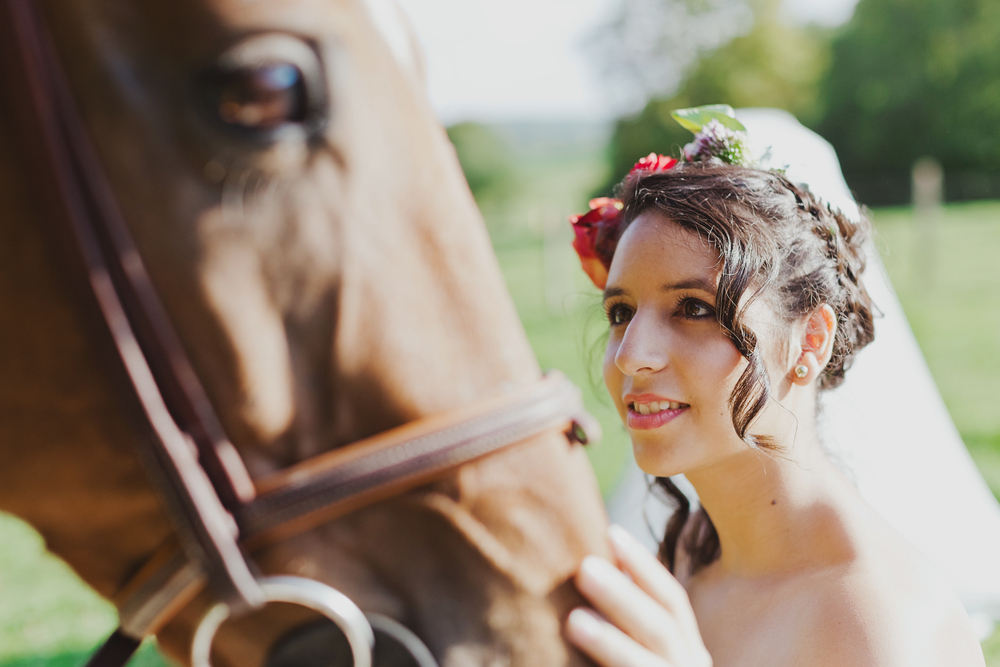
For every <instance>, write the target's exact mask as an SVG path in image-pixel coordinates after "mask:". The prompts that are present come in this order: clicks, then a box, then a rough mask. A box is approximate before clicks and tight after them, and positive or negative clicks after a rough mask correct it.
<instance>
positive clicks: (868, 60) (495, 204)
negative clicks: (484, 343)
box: [0, 0, 1000, 667]
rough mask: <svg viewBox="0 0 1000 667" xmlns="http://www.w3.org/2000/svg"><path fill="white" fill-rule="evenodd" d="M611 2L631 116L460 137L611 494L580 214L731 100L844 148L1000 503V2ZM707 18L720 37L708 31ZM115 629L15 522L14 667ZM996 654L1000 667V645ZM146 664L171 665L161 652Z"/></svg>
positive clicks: (71, 659)
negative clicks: (579, 407)
mask: <svg viewBox="0 0 1000 667" xmlns="http://www.w3.org/2000/svg"><path fill="white" fill-rule="evenodd" d="M404 4H406V3H404ZM542 4H545V3H542ZM589 4H593V3H589ZM841 4H843V3H841ZM566 6H567V7H570V6H569V5H566ZM609 6H610V7H613V8H617V9H614V11H612V12H610V13H609V14H608V15H607V17H605V19H604V23H602V24H601V25H600V26H597V28H596V29H595V31H594V32H591V33H588V35H590V36H589V37H585V39H583V42H582V46H583V47H586V50H588V51H590V50H593V51H595V52H596V56H597V58H598V60H599V61H600V62H603V63H604V65H606V67H605V69H606V70H607V72H606V74H605V75H606V76H609V77H611V80H612V82H609V83H608V86H607V90H608V91H612V90H615V91H620V95H621V97H622V99H631V100H633V102H632V107H631V108H625V107H627V105H625V106H623V107H622V108H621V109H620V110H618V111H614V110H613V109H612V110H609V111H608V112H607V114H606V115H607V118H608V119H605V120H601V119H597V120H595V119H593V118H589V119H588V118H579V117H577V118H571V119H563V120H552V119H551V118H550V119H547V120H544V121H539V120H538V119H531V118H525V119H516V120H505V121H503V122H483V121H482V119H480V120H479V121H475V122H455V123H453V124H452V127H451V128H450V130H449V133H450V136H451V138H452V140H453V141H454V143H455V145H456V148H457V150H458V154H459V156H460V158H461V159H462V162H463V166H464V168H465V170H466V174H467V176H468V178H469V181H470V184H471V186H472V188H473V191H474V193H475V195H476V198H477V201H478V202H479V204H480V207H481V209H482V211H483V213H484V216H485V218H486V222H487V225H488V229H489V232H490V235H491V238H492V239H493V242H494V247H495V249H496V252H497V255H498V257H499V260H500V264H501V267H502V269H503V271H504V274H505V277H506V279H507V284H508V286H509V288H510V291H511V293H512V295H513V297H514V300H515V302H516V304H517V308H518V311H519V313H520V316H521V319H522V322H523V323H524V327H525V330H526V331H527V334H528V336H529V338H530V340H531V342H532V345H533V346H534V349H535V352H536V354H537V355H538V358H539V359H540V361H541V364H542V366H543V367H546V368H559V369H561V370H563V371H564V372H565V373H566V374H567V375H569V376H570V377H571V378H572V379H573V380H575V381H576V382H577V384H578V385H580V386H581V387H583V388H584V391H585V393H586V402H587V406H588V408H589V409H590V410H591V411H592V412H593V413H594V414H595V415H596V416H597V417H598V418H599V419H600V420H601V422H602V423H603V426H604V432H605V437H604V440H603V441H602V442H601V443H600V444H598V445H595V446H592V447H591V449H590V456H591V460H592V462H593V463H594V467H595V470H596V471H597V473H598V476H599V478H600V481H601V485H602V489H603V490H604V491H605V492H607V491H609V490H610V489H612V488H613V486H614V484H615V482H616V480H617V476H618V474H619V473H620V471H621V470H622V466H623V464H624V462H625V460H626V457H627V456H628V448H627V443H626V440H625V436H624V432H623V430H622V428H621V427H620V425H619V424H618V421H617V418H616V417H615V415H614V414H613V412H612V410H611V408H610V405H609V402H608V400H607V399H606V398H605V397H604V393H603V389H602V388H601V385H600V375H599V358H600V354H601V352H602V336H603V334H604V332H605V330H606V326H605V325H604V323H603V321H602V316H601V313H600V308H599V305H598V303H599V297H598V294H597V292H596V290H595V289H594V288H593V287H592V286H591V285H590V284H589V282H588V281H587V279H586V277H585V276H584V275H583V273H582V272H581V271H580V270H579V269H578V266H577V260H576V257H575V255H574V254H573V252H572V250H571V248H570V241H571V232H570V229H569V226H568V224H567V222H566V217H567V215H569V214H570V213H573V212H579V211H582V210H584V209H585V208H586V202H587V200H588V199H589V198H590V197H591V196H593V195H596V194H605V193H607V192H608V188H609V187H610V184H611V183H613V182H614V180H616V179H617V178H618V177H620V176H621V175H622V173H623V172H624V171H625V170H626V169H627V167H628V166H629V165H631V164H632V162H634V161H635V159H636V158H638V157H639V156H641V155H643V154H645V153H648V152H649V151H651V150H658V151H660V152H671V151H674V150H675V149H676V147H677V146H678V145H679V144H680V143H683V141H685V140H686V137H685V136H684V134H683V133H678V132H677V130H676V128H674V127H673V125H672V124H671V123H670V122H669V119H668V118H667V115H666V113H665V111H666V110H669V109H671V108H676V107H679V106H685V105H690V104H702V103H714V102H730V103H733V104H734V105H736V106H778V107H782V108H786V109H790V110H791V111H793V112H795V113H796V114H797V115H798V116H799V117H800V118H801V119H802V120H803V122H805V123H807V124H808V125H810V126H811V127H814V128H816V129H817V130H819V131H820V132H822V133H823V134H824V136H827V137H828V138H829V139H830V140H831V141H832V142H833V144H834V145H835V147H836V148H837V149H838V152H839V154H840V157H841V160H842V162H843V164H844V171H845V174H846V175H847V178H848V181H849V184H850V185H851V187H852V188H853V189H854V191H855V192H856V193H857V194H858V195H859V199H861V200H862V201H863V202H865V203H868V204H870V205H872V206H873V208H872V211H871V212H872V217H873V219H874V222H875V227H876V230H877V242H878V246H879V248H880V250H881V253H882V257H883V260H884V262H885V264H886V267H887V269H888V272H889V275H890V277H891V279H892V281H893V284H894V286H895V288H896V291H897V293H898V295H899V298H900V300H901V301H902V303H903V306H904V309H905V311H906V314H907V317H908V318H909V320H910V324H911V326H912V327H913V330H914V332H915V334H916V336H917V339H918V341H919V343H920V345H921V347H922V349H923V352H924V354H925V356H926V359H927V362H928V364H929V366H930V368H931V371H932V373H933V375H934V378H935V380H936V382H937V384H938V387H939V389H940V391H941V394H942V396H943V398H944V401H945V403H946V405H947V407H948V409H949V411H950V413H951V415H952V418H953V419H954V421H955V424H956V426H957V427H958V430H959V432H960V433H961V435H962V438H963V440H964V442H965V444H966V445H967V446H968V448H969V451H970V453H971V454H972V456H973V458H974V459H975V461H976V463H977V465H978V466H979V469H980V471H981V472H982V474H983V476H984V478H985V479H986V481H987V483H988V484H989V485H990V488H991V489H992V490H993V493H994V495H997V496H998V497H1000V409H997V403H998V401H1000V345H997V342H996V341H997V332H998V331H1000V271H998V270H997V268H996V267H997V266H998V263H997V261H996V258H997V257H1000V187H998V184H1000V124H997V123H996V117H997V113H998V109H1000V46H998V45H1000V3H996V2H995V1H987V0H963V1H961V2H949V3H941V2H939V1H938V0H933V1H932V0H861V2H860V3H859V4H858V7H857V10H856V12H855V14H854V18H853V19H851V21H849V22H848V23H846V24H844V25H835V26H825V25H815V24H808V23H803V22H802V21H801V20H795V19H794V18H790V15H788V14H787V13H782V12H781V11H779V10H780V9H781V8H782V7H783V5H782V4H781V3H779V2H777V1H771V0H712V1H707V0H705V1H700V0H622V1H621V2H619V3H609ZM651 8H652V9H651ZM665 8H666V9H670V8H673V9H674V10H676V11H677V12H679V13H675V14H674V15H673V16H674V17H675V18H677V17H680V18H679V19H677V20H680V21H681V22H683V21H684V20H687V21H688V24H687V25H688V26H689V27H691V29H692V30H696V29H698V26H701V29H705V27H704V26H705V25H709V27H712V29H713V30H714V32H713V33H712V35H711V37H712V39H708V38H706V40H707V41H705V42H704V43H703V44H701V46H700V47H697V45H696V46H691V44H690V43H686V45H683V46H685V48H687V49H688V53H687V54H686V55H685V54H683V53H680V52H676V50H677V45H676V44H674V45H673V46H672V45H671V43H670V40H671V35H674V34H677V33H678V30H679V29H676V30H674V32H670V31H666V30H664V31H661V32H660V33H656V31H655V30H654V31H652V33H655V34H653V35H652V37H650V36H649V35H647V36H646V39H647V40H651V41H650V44H647V45H646V46H648V47H649V48H650V49H652V48H654V47H656V43H655V42H656V39H660V40H661V42H660V44H659V45H660V47H662V50H663V53H666V54H667V55H666V56H664V57H662V58H659V59H658V60H656V62H655V63H654V62H653V61H654V59H653V58H651V57H650V56H649V55H648V54H649V53H650V51H649V50H648V49H647V51H645V52H644V53H646V55H645V56H643V55H642V54H643V52H642V49H640V48H639V46H642V45H638V44H636V43H635V42H634V41H633V42H629V41H628V40H627V39H626V37H627V36H628V35H630V34H633V33H629V32H628V31H629V30H634V28H635V26H636V25H639V24H641V23H642V21H643V18H644V16H645V17H646V19H647V21H648V20H650V19H649V16H651V15H650V14H649V13H648V12H651V11H653V12H654V13H655V11H661V12H662V11H664V10H665ZM709 10H711V11H714V12H716V19H715V23H712V22H711V21H708V22H707V23H706V22H705V21H702V22H701V23H698V22H697V20H696V19H698V18H699V16H701V15H699V12H702V13H703V14H704V12H706V11H709ZM566 11H572V9H571V8H568V9H567V10H566ZM616 12H617V13H616ZM643 12H647V13H646V14H643ZM847 15H849V12H848V14H847ZM685 17H687V18H685ZM734 17H735V18H734ZM701 18H704V16H701ZM845 18H846V16H845ZM418 27H419V22H418ZM595 34H596V35H599V36H597V37H595V36H594V35H595ZM616 35H617V37H616ZM616 39H617V40H618V41H617V42H616V41H615V40H616ZM713 39H714V41H713ZM623 40H624V41H623ZM674 41H676V40H674ZM615 44H618V45H619V46H622V45H623V44H624V45H625V46H628V47H629V48H624V49H622V48H619V49H617V51H616V50H615V49H614V47H615ZM591 46H593V49H591V48H590V47H591ZM671 48H674V51H671V50H670V49H671ZM671 53H673V55H671ZM601 54H604V55H605V56H606V57H604V59H603V60H601V57H602V56H601ZM616 54H617V55H616ZM692 54H693V55H692ZM671 58H673V60H671ZM654 64H655V67H653V65H654ZM995 64H996V65H997V66H994V65H995ZM595 67H596V65H595ZM644 67H645V68H646V69H645V70H644V69H643V68H644ZM671 67H672V68H673V69H671ZM656 68H660V69H656ZM598 69H600V68H598ZM630 72H631V73H630ZM630 77H631V78H630ZM671 77H673V78H671ZM604 80H605V81H609V79H604ZM622 85H626V86H631V88H630V89H629V90H625V89H622V88H621V87H620V86H622ZM609 94H610V93H609ZM612 106H613V105H612ZM612 112H613V113H612ZM615 114H619V115H620V117H619V118H618V119H617V120H614V119H613V118H611V117H612V116H613V115H615ZM446 115H447V114H446ZM452 120H461V118H454V119H452ZM922 156H931V157H932V158H934V159H936V160H937V162H938V163H939V164H940V165H942V167H943V170H944V177H945V180H944V195H945V202H944V205H943V207H942V208H941V210H940V214H939V215H937V216H936V217H932V218H931V219H929V220H922V221H921V222H919V223H918V221H917V219H916V216H915V215H914V213H913V209H912V207H911V206H910V204H909V202H910V199H911V191H910V168H911V166H912V164H913V163H914V161H915V160H916V159H917V158H920V157H922ZM994 199H995V200H996V201H994ZM114 618H115V617H114V612H113V610H112V608H111V607H110V606H109V605H108V604H107V603H104V602H102V601H100V600H99V599H97V598H96V597H95V596H94V595H93V594H92V593H91V592H89V591H88V590H87V589H86V587H85V586H83V585H82V584H81V583H80V582H79V581H78V580H77V579H76V578H75V577H74V575H73V574H72V573H71V572H69V571H68V569H67V568H66V567H65V566H64V565H62V564H61V563H60V562H58V561H57V560H55V559H54V558H52V557H50V556H48V555H46V553H45V552H44V547H43V544H42V542H41V539H40V538H39V537H38V536H37V535H36V534H35V533H34V532H33V531H31V530H30V529H29V528H27V527H26V526H24V525H23V524H22V523H20V522H19V521H17V520H16V519H13V518H9V517H3V516H0V667H15V666H16V667H28V666H32V667H34V666H36V665H37V666H43V665H44V666H59V667H63V666H67V667H68V666H70V665H82V664H83V662H84V661H85V659H86V652H87V651H88V650H89V649H91V648H92V647H93V646H94V645H95V643H97V642H98V641H99V640H100V639H102V638H103V637H104V636H105V635H106V634H107V633H109V632H110V631H111V630H112V628H113V625H114ZM984 649H985V652H986V654H987V662H988V664H989V665H990V666H991V667H1000V634H994V635H993V637H992V638H990V639H988V640H987V641H986V642H985V643H984ZM132 664H135V665H144V666H153V665H163V664H164V663H163V660H162V658H160V657H159V655H158V654H157V653H156V651H155V647H153V646H149V647H146V648H145V649H144V650H143V652H142V653H141V654H140V656H139V657H138V658H136V659H135V660H134V661H133V663H132Z"/></svg>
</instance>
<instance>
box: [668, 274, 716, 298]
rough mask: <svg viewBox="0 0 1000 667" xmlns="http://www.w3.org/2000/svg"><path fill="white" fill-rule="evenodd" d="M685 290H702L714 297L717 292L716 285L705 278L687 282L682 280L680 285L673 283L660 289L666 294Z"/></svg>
mask: <svg viewBox="0 0 1000 667" xmlns="http://www.w3.org/2000/svg"><path fill="white" fill-rule="evenodd" d="M685 289H696V290H701V291H702V292H707V293H709V294H712V295H714V294H715V293H716V291H717V289H716V286H715V283H713V282H711V281H709V280H706V279H705V278H688V279H687V280H682V281H680V282H678V283H671V284H669V285H663V286H662V287H660V290H662V291H664V292H676V291H678V290H685Z"/></svg>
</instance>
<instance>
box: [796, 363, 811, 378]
mask: <svg viewBox="0 0 1000 667" xmlns="http://www.w3.org/2000/svg"><path fill="white" fill-rule="evenodd" d="M807 375H809V367H808V366H806V365H805V364H799V365H798V366H796V367H795V377H797V378H800V379H801V378H804V377H805V376H807Z"/></svg>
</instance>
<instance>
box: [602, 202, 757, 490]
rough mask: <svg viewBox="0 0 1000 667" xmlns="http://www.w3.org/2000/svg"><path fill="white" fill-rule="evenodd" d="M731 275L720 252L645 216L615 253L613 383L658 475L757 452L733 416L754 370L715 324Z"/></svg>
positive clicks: (608, 376) (608, 363)
mask: <svg viewBox="0 0 1000 667" xmlns="http://www.w3.org/2000/svg"><path fill="white" fill-rule="evenodd" d="M721 268H722V264H721V262H720V259H719V253H718V251H716V250H715V249H714V248H713V247H712V246H710V245H709V244H708V243H706V242H705V241H703V240H702V239H700V238H699V237H698V236H697V235H696V234H695V233H693V232H691V231H688V230H686V229H683V228H682V227H680V226H679V225H677V224H676V223H674V222H671V221H670V220H669V219H667V218H665V217H664V216H663V215H661V214H660V213H658V212H655V211H646V212H644V213H641V214H640V215H639V216H638V217H637V218H636V219H635V220H634V221H633V222H632V224H631V225H630V226H629V228H628V229H627V230H626V231H625V233H624V234H623V235H622V238H621V240H620V241H619V243H618V247H617V249H616V250H615V255H614V260H613V262H612V264H611V269H610V272H609V276H608V283H607V289H605V292H604V295H605V299H604V305H605V310H606V311H607V314H608V321H609V323H610V335H609V338H608V348H607V352H606V353H605V357H604V382H605V384H606V385H607V387H608V391H609V392H610V393H611V398H612V399H613V400H614V402H615V406H616V407H617V408H618V414H619V415H620V416H621V418H622V421H623V422H625V425H626V427H627V428H628V432H629V435H630V437H631V439H632V447H633V449H634V452H635V458H636V461H637V463H638V464H639V467H640V468H642V469H643V470H645V471H646V472H648V473H650V474H653V475H658V476H669V475H675V474H678V473H683V472H692V471H695V470H698V469H699V468H702V467H704V466H708V465H711V464H712V463H715V462H717V461H720V460H722V459H724V458H726V457H729V456H732V455H734V454H742V453H746V452H747V451H748V448H747V446H746V444H745V443H744V442H743V441H742V440H741V439H740V438H739V436H738V435H737V434H736V430H735V428H734V427H733V422H732V416H731V412H730V407H729V397H730V395H731V394H732V392H733V387H734V386H735V384H736V381H737V379H738V378H739V377H740V374H741V373H742V372H743V370H744V368H746V365H747V362H746V360H745V359H744V358H743V357H742V356H741V355H740V353H739V352H738V351H737V350H736V348H735V347H734V346H733V344H732V342H730V340H729V338H727V337H726V335H725V334H724V333H723V331H722V328H721V326H720V325H719V323H718V322H717V321H716V319H715V304H716V301H715V292H716V286H717V285H718V282H719V275H720V271H721ZM756 305H757V304H754V306H756ZM754 306H751V309H750V310H751V313H748V316H749V317H748V320H750V321H748V324H750V325H751V326H752V327H753V324H752V321H753V319H755V318H753V311H754V310H755V308H754ZM758 310H759V309H758ZM753 328H754V329H755V330H756V329H757V327H753Z"/></svg>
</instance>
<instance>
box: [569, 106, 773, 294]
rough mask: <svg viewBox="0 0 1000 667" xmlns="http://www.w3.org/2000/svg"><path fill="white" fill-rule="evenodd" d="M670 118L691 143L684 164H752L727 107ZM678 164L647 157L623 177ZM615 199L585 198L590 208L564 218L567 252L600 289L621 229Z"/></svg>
mask: <svg viewBox="0 0 1000 667" xmlns="http://www.w3.org/2000/svg"><path fill="white" fill-rule="evenodd" d="M670 115H671V116H673V117H674V119H675V120H676V121H677V122H678V123H680V124H681V125H682V126H683V127H685V128H687V129H688V130H691V131H692V132H694V140H693V141H692V142H691V143H689V144H688V145H686V146H685V147H684V148H683V149H682V150H681V156H682V158H683V161H684V162H711V161H714V160H719V161H721V162H726V163H728V164H733V165H740V166H744V167H752V166H755V163H754V161H753V159H752V158H751V157H750V149H749V145H748V144H749V142H748V138H747V131H746V128H745V127H743V124H742V123H740V122H739V121H738V120H736V113H735V112H734V111H733V108H732V107H730V106H728V105H726V104H711V105H708V106H702V107H694V108H692V109H677V110H675V111H671V112H670ZM679 162H680V160H678V159H676V158H672V157H667V156H666V155H659V154H657V153H650V154H649V155H647V156H646V157H644V158H642V159H641V160H639V161H638V162H636V163H635V166H634V167H632V169H631V171H629V173H628V175H629V176H631V175H632V174H634V173H636V172H657V171H668V170H670V169H673V168H674V167H675V166H676V165H677V164H678V163H679ZM622 206H623V204H622V202H621V200H620V199H612V198H610V197H599V198H598V199H592V200H590V210H589V211H587V212H586V213H583V214H581V215H573V216H570V218H569V221H570V222H571V223H572V224H573V232H574V233H575V238H574V239H573V249H574V250H576V254H578V255H579V256H580V264H581V265H582V266H583V270H584V271H585V272H586V274H587V275H588V276H589V277H590V280H591V281H592V282H593V283H594V285H596V286H597V288H598V289H601V290H603V289H604V286H605V285H606V284H607V282H608V269H609V268H610V267H611V258H612V257H613V256H614V254H615V246H616V245H618V228H619V226H620V225H621V212H622Z"/></svg>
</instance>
